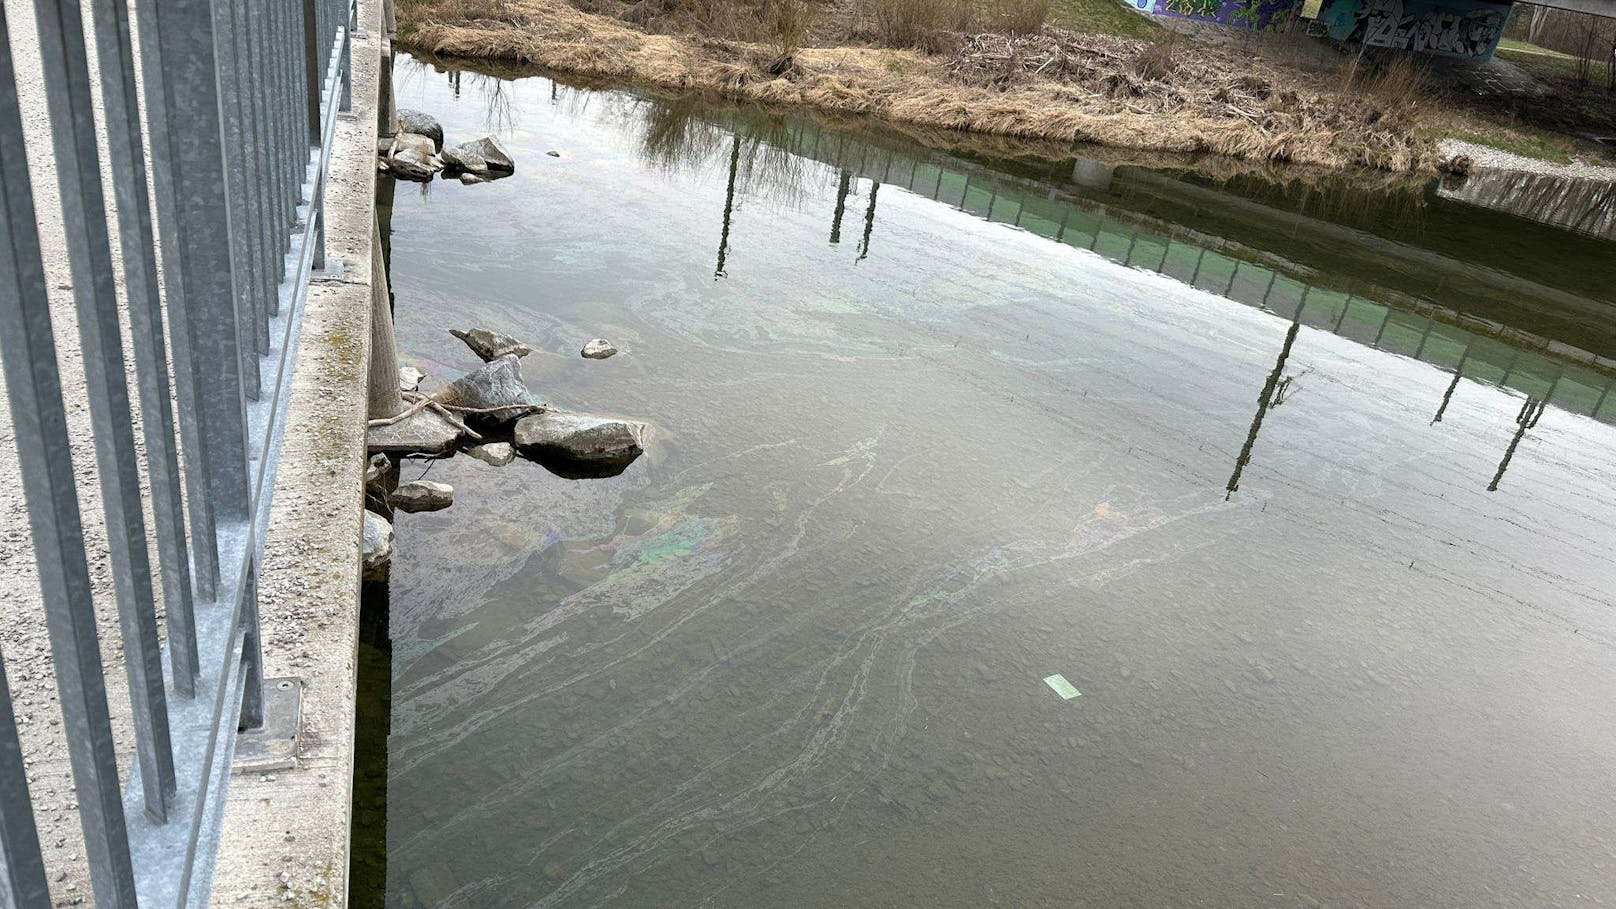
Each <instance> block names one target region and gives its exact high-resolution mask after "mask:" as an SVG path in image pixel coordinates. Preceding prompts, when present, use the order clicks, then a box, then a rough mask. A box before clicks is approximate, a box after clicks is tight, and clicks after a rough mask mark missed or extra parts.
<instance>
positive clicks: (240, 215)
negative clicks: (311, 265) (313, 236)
mask: <svg viewBox="0 0 1616 909" xmlns="http://www.w3.org/2000/svg"><path fill="white" fill-rule="evenodd" d="M211 15H212V21H213V34H214V37H215V40H216V41H217V47H218V48H219V50H220V52H221V53H220V56H219V57H218V58H217V64H216V73H217V76H216V79H217V93H218V94H217V97H218V99H219V110H220V120H221V121H222V123H223V131H222V133H221V136H222V138H223V141H224V149H228V152H227V153H224V152H222V153H223V159H224V162H225V165H224V166H225V173H226V178H225V179H224V180H223V181H221V183H222V186H223V187H224V189H225V206H226V208H227V209H228V215H227V217H228V218H229V223H230V231H229V233H228V235H227V239H228V240H229V242H230V249H229V253H228V255H229V258H230V259H231V261H233V262H236V263H238V264H239V266H240V270H241V272H242V273H241V274H240V275H238V276H236V277H237V280H235V281H234V282H233V283H232V287H231V294H232V297H231V299H232V303H233V305H232V306H231V308H230V311H229V312H228V313H221V316H224V315H228V317H229V319H230V326H229V331H230V333H231V334H232V335H234V337H235V338H236V342H235V344H233V345H231V346H232V348H233V350H234V352H235V353H236V361H237V366H236V372H237V374H238V375H239V376H240V379H241V390H242V393H243V394H245V395H246V397H247V400H249V401H256V400H258V396H259V393H260V390H261V387H262V386H261V381H260V378H259V374H258V366H259V363H258V357H257V356H256V355H255V351H256V349H257V346H258V340H257V333H256V332H255V331H254V328H253V326H254V324H255V323H256V321H257V319H258V314H257V308H258V302H259V299H260V298H259V295H258V293H257V292H256V286H257V283H258V277H259V275H258V272H259V268H258V265H259V263H258V261H257V257H256V256H254V255H253V254H252V253H251V249H252V244H253V242H254V239H255V237H256V236H257V234H256V230H257V228H258V226H259V225H258V223H257V220H256V219H255V218H254V217H253V212H252V211H251V210H250V208H249V207H248V204H247V200H248V198H249V196H250V195H251V192H250V189H251V188H250V186H249V185H248V184H249V182H250V181H251V180H252V173H251V169H250V168H249V167H248V164H247V154H248V153H247V151H246V149H247V142H248V139H247V135H246V130H245V129H244V126H245V123H244V119H245V118H244V116H243V112H242V103H241V102H242V98H243V96H244V92H243V86H242V82H243V79H242V76H241V73H240V71H239V68H238V65H237V64H238V62H239V60H240V51H239V45H238V44H237V41H238V40H239V39H240V37H241V33H240V31H239V28H240V23H239V21H238V16H237V3H236V2H235V0H219V2H216V3H213V4H212V11H211ZM215 223H219V222H215ZM198 302H199V303H200V302H201V301H200V300H199V301H198ZM210 302H211V301H210ZM241 438H242V439H243V441H244V442H245V439H246V433H245V432H243V433H242V435H241ZM245 450H246V449H245V448H244V449H243V452H245ZM244 469H245V467H244Z"/></svg>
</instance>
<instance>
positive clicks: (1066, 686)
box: [1044, 672, 1083, 701]
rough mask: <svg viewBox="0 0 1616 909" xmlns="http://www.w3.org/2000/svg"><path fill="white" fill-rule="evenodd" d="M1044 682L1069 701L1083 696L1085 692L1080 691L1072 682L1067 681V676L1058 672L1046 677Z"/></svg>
mask: <svg viewBox="0 0 1616 909" xmlns="http://www.w3.org/2000/svg"><path fill="white" fill-rule="evenodd" d="M1044 684H1045V685H1048V686H1049V687H1050V689H1051V690H1052V691H1054V692H1055V693H1056V694H1058V695H1060V696H1061V697H1063V698H1065V699H1066V700H1068V701H1070V700H1071V699H1072V698H1075V697H1082V696H1083V692H1081V691H1078V690H1077V688H1076V687H1075V686H1073V685H1072V683H1071V682H1068V681H1066V676H1064V675H1061V674H1060V673H1058V672H1057V673H1055V674H1054V675H1052V676H1049V677H1048V678H1046V679H1044Z"/></svg>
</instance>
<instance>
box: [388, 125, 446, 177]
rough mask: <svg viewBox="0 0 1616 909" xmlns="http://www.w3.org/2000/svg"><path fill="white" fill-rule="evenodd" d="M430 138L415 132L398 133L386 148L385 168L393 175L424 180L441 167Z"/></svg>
mask: <svg viewBox="0 0 1616 909" xmlns="http://www.w3.org/2000/svg"><path fill="white" fill-rule="evenodd" d="M435 152H436V146H434V145H433V144H432V139H431V138H429V137H427V136H423V135H420V134H417V133H399V134H398V135H396V136H394V137H393V144H392V145H391V146H390V147H389V148H388V150H387V159H386V163H387V169H388V171H389V172H391V173H392V174H393V176H395V177H402V178H403V179H405V180H418V181H421V182H425V181H427V180H431V179H432V177H433V175H434V174H436V173H437V172H438V171H440V170H442V169H443V165H442V164H440V163H439V162H438V159H437V156H436V154H435Z"/></svg>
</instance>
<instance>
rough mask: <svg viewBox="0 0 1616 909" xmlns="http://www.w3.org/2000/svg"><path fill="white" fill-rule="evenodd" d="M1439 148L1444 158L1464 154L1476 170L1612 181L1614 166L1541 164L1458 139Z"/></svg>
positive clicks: (1587, 163) (1581, 163)
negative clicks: (1487, 169)
mask: <svg viewBox="0 0 1616 909" xmlns="http://www.w3.org/2000/svg"><path fill="white" fill-rule="evenodd" d="M1440 147H1441V149H1442V154H1443V156H1445V157H1450V158H1451V157H1453V156H1454V155H1468V156H1469V157H1470V160H1471V161H1472V162H1474V163H1475V165H1476V166H1477V167H1486V168H1492V169H1495V170H1518V171H1522V172H1524V173H1529V174H1545V175H1547V176H1551V177H1564V178H1566V179H1570V180H1606V181H1610V182H1616V165H1611V164H1593V163H1590V162H1587V161H1573V162H1572V163H1570V164H1558V163H1556V162H1553V161H1544V160H1543V159H1541V158H1528V157H1526V156H1525V155H1517V154H1513V153H1511V152H1507V151H1502V150H1500V149H1496V148H1489V147H1488V146H1485V145H1477V144H1476V143H1474V142H1463V141H1461V140H1458V139H1443V140H1442V142H1441V144H1440Z"/></svg>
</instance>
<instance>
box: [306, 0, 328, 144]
mask: <svg viewBox="0 0 1616 909" xmlns="http://www.w3.org/2000/svg"><path fill="white" fill-rule="evenodd" d="M319 2H320V0H302V8H303V91H304V99H303V100H304V102H305V103H304V107H305V113H306V114H307V116H308V120H307V122H306V124H305V126H306V127H307V129H308V141H309V144H310V145H314V146H318V145H319V144H320V83H322V82H324V81H325V80H324V79H323V78H321V77H322V76H324V75H325V71H324V70H322V69H321V68H320V22H319V18H320V16H319V11H318V9H317V6H318V4H319Z"/></svg>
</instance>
